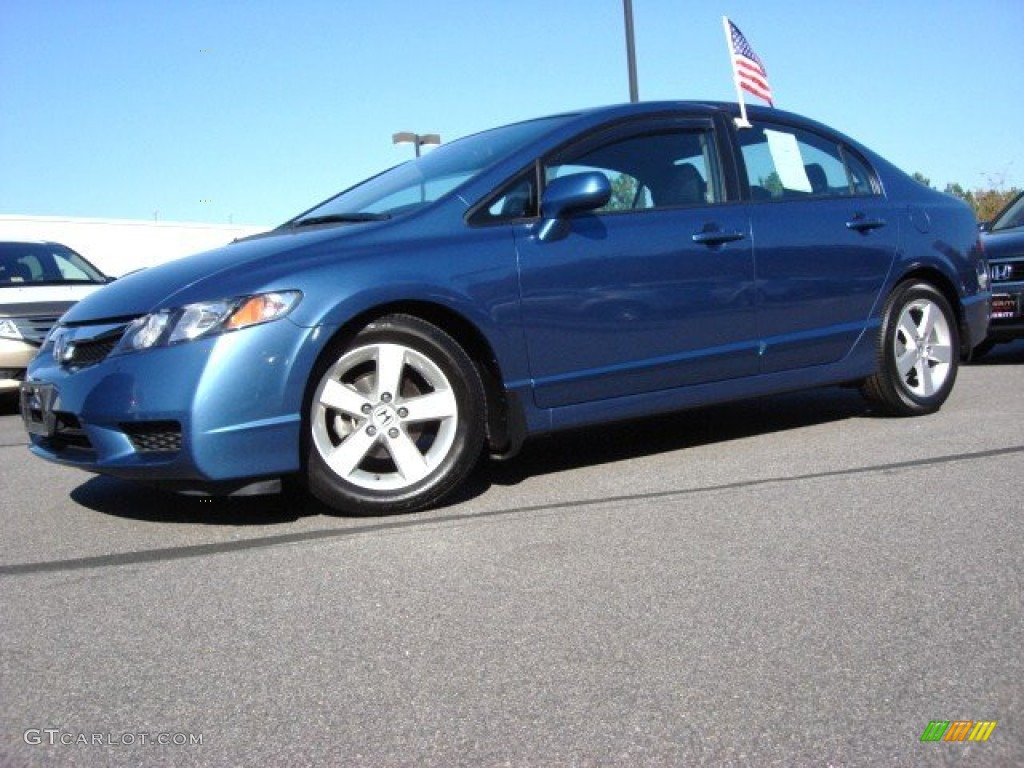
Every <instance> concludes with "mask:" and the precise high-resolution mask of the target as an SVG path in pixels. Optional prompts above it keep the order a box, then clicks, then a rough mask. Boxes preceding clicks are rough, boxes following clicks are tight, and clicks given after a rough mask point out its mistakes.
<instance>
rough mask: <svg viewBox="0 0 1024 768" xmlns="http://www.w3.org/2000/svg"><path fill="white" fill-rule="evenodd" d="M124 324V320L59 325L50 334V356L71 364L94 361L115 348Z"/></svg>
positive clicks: (78, 366) (66, 364)
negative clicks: (94, 323)
mask: <svg viewBox="0 0 1024 768" xmlns="http://www.w3.org/2000/svg"><path fill="white" fill-rule="evenodd" d="M127 328H128V326H127V325H126V324H124V323H116V324H103V325H81V326H62V327H61V328H58V329H57V330H56V331H54V333H53V336H52V337H51V343H52V345H53V347H52V352H53V358H54V360H56V361H57V362H58V363H60V364H61V365H64V366H69V367H72V368H82V367H85V366H89V365H96V363H99V362H102V361H103V360H105V359H106V357H107V355H109V354H110V353H111V352H113V351H114V348H115V347H116V346H117V344H118V342H120V341H121V337H122V336H124V333H125V331H126V330H127Z"/></svg>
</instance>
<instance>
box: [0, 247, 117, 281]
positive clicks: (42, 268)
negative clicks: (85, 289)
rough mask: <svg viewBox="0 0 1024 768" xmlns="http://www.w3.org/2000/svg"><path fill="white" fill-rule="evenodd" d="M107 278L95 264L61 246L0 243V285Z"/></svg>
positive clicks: (102, 279) (101, 279)
mask: <svg viewBox="0 0 1024 768" xmlns="http://www.w3.org/2000/svg"><path fill="white" fill-rule="evenodd" d="M106 281H107V279H106V278H105V277H104V276H103V274H102V273H101V272H100V271H99V270H98V269H96V267H94V266H93V265H92V264H90V263H89V262H88V261H86V260H85V259H83V258H82V257H81V256H79V255H78V254H77V253H75V252H74V251H72V250H71V249H70V248H67V247H65V246H63V245H58V244H57V243H0V286H4V285H6V286H11V285H32V284H39V283H105V282H106Z"/></svg>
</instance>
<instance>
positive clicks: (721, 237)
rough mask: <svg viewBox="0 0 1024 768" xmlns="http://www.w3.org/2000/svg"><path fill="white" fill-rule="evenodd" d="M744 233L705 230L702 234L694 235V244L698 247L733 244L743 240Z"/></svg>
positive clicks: (695, 233)
mask: <svg viewBox="0 0 1024 768" xmlns="http://www.w3.org/2000/svg"><path fill="white" fill-rule="evenodd" d="M743 237H744V234H743V233H742V232H724V231H722V230H720V229H712V230H708V229H705V230H703V231H702V232H694V233H693V242H695V243H697V244H698V245H707V246H715V245H721V244H722V243H731V242H733V241H734V240H742V239H743Z"/></svg>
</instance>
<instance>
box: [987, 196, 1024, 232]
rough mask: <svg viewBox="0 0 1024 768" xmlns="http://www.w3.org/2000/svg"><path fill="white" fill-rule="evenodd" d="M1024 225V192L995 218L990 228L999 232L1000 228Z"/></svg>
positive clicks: (1013, 227)
mask: <svg viewBox="0 0 1024 768" xmlns="http://www.w3.org/2000/svg"><path fill="white" fill-rule="evenodd" d="M1022 226H1024V193H1022V194H1020V195H1018V196H1017V199H1016V200H1014V201H1013V203H1012V204H1010V206H1009V207H1007V208H1006V210H1004V211H1003V212H1002V213H1000V214H999V215H998V216H997V217H996V218H995V221H993V222H992V226H991V227H990V230H991V231H992V232H998V231H999V230H1000V229H1015V228H1017V227H1022Z"/></svg>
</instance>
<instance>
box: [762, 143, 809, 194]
mask: <svg viewBox="0 0 1024 768" xmlns="http://www.w3.org/2000/svg"><path fill="white" fill-rule="evenodd" d="M764 137H765V138H766V139H768V151H769V152H771V155H772V162H774V163H775V171H776V173H778V174H779V180H780V181H781V182H782V186H783V187H785V188H786V189H793V190H796V191H797V192H810V191H811V180H810V179H808V178H807V171H805V170H804V160H803V158H802V157H800V146H799V145H798V144H797V141H796V136H794V135H793V134H791V133H783V132H781V131H773V130H770V129H768V128H765V130H764Z"/></svg>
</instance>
